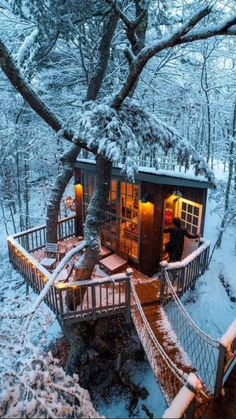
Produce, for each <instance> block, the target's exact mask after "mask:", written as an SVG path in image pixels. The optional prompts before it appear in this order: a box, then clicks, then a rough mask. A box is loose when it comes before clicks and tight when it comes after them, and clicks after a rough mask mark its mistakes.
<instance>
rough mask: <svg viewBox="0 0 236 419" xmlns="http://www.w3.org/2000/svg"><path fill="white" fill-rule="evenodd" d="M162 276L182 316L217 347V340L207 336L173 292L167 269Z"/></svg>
mask: <svg viewBox="0 0 236 419" xmlns="http://www.w3.org/2000/svg"><path fill="white" fill-rule="evenodd" d="M164 276H165V280H166V282H167V284H168V287H169V288H170V290H171V293H172V295H173V298H174V300H175V302H176V305H177V306H178V307H179V309H180V310H181V311H182V313H183V314H184V316H185V317H186V318H187V319H188V321H189V323H191V325H192V326H193V328H194V329H195V331H196V332H197V333H198V334H199V335H200V336H201V337H202V338H203V339H204V340H206V341H207V342H208V343H210V344H211V345H212V346H214V347H215V348H219V341H218V340H216V339H214V338H212V337H211V336H209V335H208V334H207V333H205V332H204V331H203V330H202V329H201V328H200V327H199V326H198V325H197V324H196V323H195V322H194V320H193V319H192V318H191V316H190V315H189V314H188V312H187V311H186V310H185V308H184V306H183V304H182V303H181V301H180V299H179V297H178V295H177V294H176V292H175V289H174V287H173V285H172V283H171V280H170V276H169V273H168V272H167V271H164Z"/></svg>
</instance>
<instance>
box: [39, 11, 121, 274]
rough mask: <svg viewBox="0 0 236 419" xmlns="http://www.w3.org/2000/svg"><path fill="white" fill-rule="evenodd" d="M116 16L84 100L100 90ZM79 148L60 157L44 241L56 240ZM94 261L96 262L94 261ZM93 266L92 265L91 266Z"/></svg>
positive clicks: (103, 41) (112, 16)
mask: <svg viewBox="0 0 236 419" xmlns="http://www.w3.org/2000/svg"><path fill="white" fill-rule="evenodd" d="M117 21H118V18H117V16H116V14H114V13H111V14H110V16H109V18H108V21H106V23H107V25H106V24H104V33H103V36H102V38H101V42H100V47H99V51H100V57H99V60H98V63H97V65H96V69H95V73H94V76H93V77H92V79H91V80H90V83H89V86H88V91H87V95H86V98H85V100H86V101H87V100H95V99H96V98H97V95H98V92H99V90H100V87H101V84H102V81H103V79H104V76H105V74H106V70H107V66H108V62H109V56H110V44H111V41H112V38H113V34H114V32H115V28H116V25H117ZM79 151H80V148H78V147H77V146H75V145H73V146H72V147H71V150H70V151H69V152H68V153H66V154H65V155H64V156H63V157H62V159H61V160H62V162H63V163H64V166H63V168H62V171H61V173H59V175H58V176H57V179H56V182H55V184H54V186H53V188H52V191H51V195H50V198H49V203H48V205H47V220H46V241H47V242H49V243H56V242H57V222H58V214H59V211H60V203H61V198H62V196H63V193H64V191H65V188H66V186H67V185H68V182H69V181H70V179H71V178H72V176H73V172H74V168H75V163H76V159H77V157H78V154H79ZM95 263H96V262H95ZM93 267H94V266H93Z"/></svg>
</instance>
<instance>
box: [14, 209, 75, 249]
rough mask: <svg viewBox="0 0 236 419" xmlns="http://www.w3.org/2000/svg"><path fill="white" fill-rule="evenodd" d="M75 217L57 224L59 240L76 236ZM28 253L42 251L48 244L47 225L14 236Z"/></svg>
mask: <svg viewBox="0 0 236 419" xmlns="http://www.w3.org/2000/svg"><path fill="white" fill-rule="evenodd" d="M75 219H76V217H75V216H71V217H66V218H63V219H62V220H59V221H58V223H57V238H58V240H64V239H67V238H69V237H74V236H75ZM12 237H13V238H14V239H15V240H16V241H17V242H18V243H20V245H21V246H22V247H23V248H24V249H25V250H27V251H28V252H34V251H35V250H38V249H42V248H43V247H44V246H45V243H46V224H43V225H41V226H39V227H34V228H31V229H30V230H26V231H23V232H21V233H17V234H14V235H13V236H12Z"/></svg>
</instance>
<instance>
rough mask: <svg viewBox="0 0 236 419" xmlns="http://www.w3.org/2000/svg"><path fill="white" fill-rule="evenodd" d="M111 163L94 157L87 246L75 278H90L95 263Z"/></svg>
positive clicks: (106, 200)
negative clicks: (93, 181) (94, 167)
mask: <svg viewBox="0 0 236 419" xmlns="http://www.w3.org/2000/svg"><path fill="white" fill-rule="evenodd" d="M111 169H112V163H111V161H109V160H108V159H107V158H106V157H103V156H97V158H96V183H95V188H94V192H93V196H92V198H91V201H90V203H89V206H88V212H87V216H86V220H85V225H84V239H85V240H86V242H87V243H88V247H87V249H86V251H85V253H84V255H83V257H82V258H81V260H80V261H79V264H78V266H77V269H76V279H89V278H91V275H92V272H93V269H94V266H95V264H96V263H97V261H98V259H99V255H100V230H101V227H102V225H103V223H104V222H105V211H106V207H107V202H108V197H109V190H110V183H111Z"/></svg>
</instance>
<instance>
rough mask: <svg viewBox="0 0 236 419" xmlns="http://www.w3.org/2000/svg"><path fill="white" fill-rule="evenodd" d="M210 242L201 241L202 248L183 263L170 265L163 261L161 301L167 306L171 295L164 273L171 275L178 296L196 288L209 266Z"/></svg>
mask: <svg viewBox="0 0 236 419" xmlns="http://www.w3.org/2000/svg"><path fill="white" fill-rule="evenodd" d="M209 251H210V241H208V240H205V239H200V246H199V247H198V249H196V250H195V251H194V252H192V253H191V254H190V255H189V256H187V257H186V258H185V259H183V260H182V261H181V262H173V263H168V262H166V261H163V262H161V263H160V266H161V271H162V274H161V284H160V301H161V303H162V304H166V302H168V301H169V298H171V293H170V290H169V287H168V284H167V283H166V280H165V276H164V275H163V272H164V271H166V272H169V273H171V278H170V279H171V280H172V285H173V286H174V288H175V291H176V293H177V295H182V294H183V293H184V292H186V291H187V290H188V289H190V288H194V286H195V283H196V280H197V279H198V278H200V276H201V275H203V274H204V273H205V271H206V269H207V266H208V260H209Z"/></svg>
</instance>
